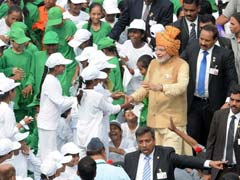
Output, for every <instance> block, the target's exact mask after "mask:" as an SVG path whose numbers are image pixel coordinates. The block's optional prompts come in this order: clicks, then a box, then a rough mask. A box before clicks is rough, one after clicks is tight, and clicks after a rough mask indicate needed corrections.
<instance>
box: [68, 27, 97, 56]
mask: <svg viewBox="0 0 240 180" xmlns="http://www.w3.org/2000/svg"><path fill="white" fill-rule="evenodd" d="M92 38H93V37H92V33H91V32H89V31H88V30H86V29H78V30H77V31H76V32H75V34H74V36H73V38H72V39H71V40H70V41H69V42H68V45H69V46H71V47H72V48H73V49H74V53H75V55H76V56H79V55H80V54H81V53H82V51H83V49H84V48H85V47H88V46H96V47H97V45H94V44H93V39H92Z"/></svg>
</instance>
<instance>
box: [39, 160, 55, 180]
mask: <svg viewBox="0 0 240 180" xmlns="http://www.w3.org/2000/svg"><path fill="white" fill-rule="evenodd" d="M40 170H41V173H42V174H44V175H45V176H47V177H50V176H53V175H54V174H55V173H56V171H57V164H56V162H54V161H49V160H45V161H43V163H42V164H41V167H40Z"/></svg>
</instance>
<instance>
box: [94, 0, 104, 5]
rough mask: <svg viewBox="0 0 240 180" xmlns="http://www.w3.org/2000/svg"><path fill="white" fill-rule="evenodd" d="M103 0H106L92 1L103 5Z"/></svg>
mask: <svg viewBox="0 0 240 180" xmlns="http://www.w3.org/2000/svg"><path fill="white" fill-rule="evenodd" d="M103 1H104V0H93V1H92V2H93V3H98V4H101V5H103Z"/></svg>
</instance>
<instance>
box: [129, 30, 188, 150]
mask: <svg viewBox="0 0 240 180" xmlns="http://www.w3.org/2000/svg"><path fill="white" fill-rule="evenodd" d="M179 32H180V31H179V30H178V29H177V28H175V27H170V26H167V27H166V31H165V32H162V33H158V34H157V36H156V45H157V46H156V49H155V53H156V59H154V60H152V62H151V64H150V65H149V68H148V72H147V75H146V78H145V80H144V82H143V84H142V87H141V88H139V89H138V90H136V91H135V92H134V93H133V94H132V95H131V96H129V97H127V100H128V101H130V102H131V101H137V102H140V101H141V100H142V99H143V98H144V97H146V96H148V98H149V105H148V117H147V126H149V127H152V128H154V129H155V137H156V144H157V145H163V146H164V145H166V146H172V147H174V148H175V150H176V152H177V153H178V154H186V153H187V154H188V153H190V152H191V148H190V147H189V148H187V149H186V146H185V144H184V143H183V140H182V139H181V138H180V137H178V136H176V134H174V133H172V132H171V131H170V130H169V129H168V126H169V119H170V117H172V118H173V121H174V123H175V124H176V126H177V127H178V128H180V129H181V130H182V131H186V119H187V96H186V89H187V85H188V80H189V67H188V64H187V63H186V62H185V61H184V60H183V59H181V58H179V56H178V49H179V47H180V42H179V41H178V40H175V39H174V38H172V37H176V36H177V35H178V33H179ZM183 144H184V146H183Z"/></svg>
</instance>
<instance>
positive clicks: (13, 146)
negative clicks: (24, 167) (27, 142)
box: [0, 138, 21, 156]
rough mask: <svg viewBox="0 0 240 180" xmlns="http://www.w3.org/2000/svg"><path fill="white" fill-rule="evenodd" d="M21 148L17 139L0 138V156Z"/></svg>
mask: <svg viewBox="0 0 240 180" xmlns="http://www.w3.org/2000/svg"><path fill="white" fill-rule="evenodd" d="M20 148H21V144H20V143H19V142H17V141H15V142H13V141H11V140H10V139H8V138H3V139H0V156H3V155H6V154H8V153H9V152H11V151H14V150H17V149H20Z"/></svg>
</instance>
